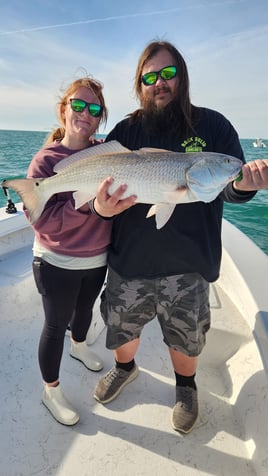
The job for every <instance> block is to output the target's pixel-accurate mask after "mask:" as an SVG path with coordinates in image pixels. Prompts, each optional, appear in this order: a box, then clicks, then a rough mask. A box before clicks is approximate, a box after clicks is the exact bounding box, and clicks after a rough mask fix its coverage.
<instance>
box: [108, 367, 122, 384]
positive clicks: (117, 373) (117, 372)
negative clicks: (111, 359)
mask: <svg viewBox="0 0 268 476" xmlns="http://www.w3.org/2000/svg"><path fill="white" fill-rule="evenodd" d="M122 377H123V374H122V370H121V369H118V368H116V367H113V368H112V369H111V370H110V371H109V372H108V373H107V375H106V376H105V381H106V383H107V384H112V383H113V382H114V381H115V379H118V378H119V379H120V378H122Z"/></svg>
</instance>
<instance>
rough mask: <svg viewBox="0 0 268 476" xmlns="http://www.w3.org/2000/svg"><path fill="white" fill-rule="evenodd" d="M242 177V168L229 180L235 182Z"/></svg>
mask: <svg viewBox="0 0 268 476" xmlns="http://www.w3.org/2000/svg"><path fill="white" fill-rule="evenodd" d="M242 178H243V172H242V170H240V171H239V172H238V174H237V175H236V176H235V177H233V178H232V179H231V180H234V181H235V182H240V181H241V180H242Z"/></svg>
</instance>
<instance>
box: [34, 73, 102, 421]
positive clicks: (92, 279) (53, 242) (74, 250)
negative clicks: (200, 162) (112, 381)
mask: <svg viewBox="0 0 268 476" xmlns="http://www.w3.org/2000/svg"><path fill="white" fill-rule="evenodd" d="M58 117H59V121H60V124H61V127H59V128H58V129H56V130H55V131H53V132H52V133H51V135H50V136H49V138H48V139H47V141H46V143H45V145H44V147H43V148H42V149H41V150H40V151H39V152H38V153H37V154H36V155H35V157H34V158H33V160H32V162H31V164H30V167H29V170H28V177H32V178H33V177H49V176H51V175H54V172H53V168H54V166H55V164H57V162H59V161H60V160H62V159H64V158H65V157H67V156H69V155H71V154H73V153H75V152H77V151H79V150H81V149H84V148H86V147H90V146H92V145H95V144H97V143H98V142H97V141H95V140H94V139H92V136H93V134H94V133H95V132H96V131H97V129H98V126H99V124H100V123H101V122H104V123H106V121H107V109H106V106H105V102H104V98H103V94H102V85H101V84H100V83H99V82H98V81H96V80H94V79H92V78H89V77H85V78H81V79H77V80H76V81H74V82H73V83H71V84H70V85H69V87H68V88H67V89H66V90H65V92H64V93H63V95H62V97H61V99H60V101H59V104H58ZM25 213H26V216H27V210H25ZM33 228H34V232H35V240H34V247H33V252H34V259H33V273H34V278H35V282H36V286H37V288H38V291H39V293H40V294H41V296H42V302H43V308H44V313H45V322H44V327H43V331H42V334H41V338H40V343H39V353H38V356H39V365H40V369H41V373H42V377H43V380H44V391H43V396H42V401H43V403H44V404H45V406H46V407H47V408H48V410H49V411H50V412H51V414H52V415H53V416H54V418H55V419H56V420H57V421H59V422H60V423H63V424H65V425H74V424H75V423H77V422H78V420H79V415H78V413H77V412H76V411H75V410H74V409H73V408H72V406H71V404H70V403H69V402H68V400H66V398H65V396H64V394H63V392H62V389H61V385H60V382H59V371H60V362H61V358H62V353H63V346H64V337H65V332H66V329H67V327H68V325H69V324H70V328H71V337H70V339H71V350H70V355H71V356H72V357H74V358H75V359H78V360H80V361H81V362H83V364H84V365H85V366H86V367H87V368H88V369H90V370H93V371H99V370H101V369H102V368H103V363H102V361H101V359H100V358H99V357H98V356H97V355H96V354H94V353H93V352H91V351H90V350H89V347H88V346H87V344H86V335H87V331H88V329H89V326H90V323H91V319H92V308H93V305H94V303H95V300H96V298H97V296H98V294H99V292H100V290H101V287H102V285H103V281H104V278H105V274H106V249H107V245H108V244H109V242H110V230H111V224H110V222H109V221H105V220H102V219H101V218H99V217H97V216H96V215H95V214H94V213H92V212H91V210H90V208H89V206H88V204H85V205H83V206H82V207H81V208H79V209H78V210H76V209H75V208H74V200H73V196H72V192H68V193H58V194H55V195H53V196H52V197H51V198H50V200H49V201H48V202H47V204H46V207H45V210H44V211H43V213H42V215H41V217H40V218H39V220H38V221H37V222H36V224H35V225H34V227H33Z"/></svg>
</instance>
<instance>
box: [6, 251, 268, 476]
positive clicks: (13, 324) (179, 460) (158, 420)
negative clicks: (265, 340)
mask: <svg viewBox="0 0 268 476" xmlns="http://www.w3.org/2000/svg"><path fill="white" fill-rule="evenodd" d="M21 263H24V264H23V266H22V265H21ZM30 264H31V247H30V246H28V247H27V248H22V249H21V250H19V251H18V252H13V253H12V254H11V255H10V256H7V257H6V258H4V259H2V261H1V262H0V300H1V320H0V358H1V362H2V365H1V370H0V388H1V409H0V423H1V445H0V448H1V450H0V453H1V454H0V467H1V471H0V473H1V475H3V476H36V475H38V476H44V475H53V476H56V475H57V476H73V475H74V474H78V475H79V476H102V475H106V474H107V475H109V476H115V475H116V476H134V475H135V476H142V475H146V476H151V475H154V476H163V474H166V475H168V476H173V475H174V476H175V475H180V476H188V475H189V476H193V475H196V476H197V475H199V476H200V475H201V474H202V475H217V476H221V475H222V476H229V475H243V476H252V475H255V474H258V475H263V476H264V475H267V474H268V453H267V459H266V466H265V467H262V468H259V470H258V472H257V473H256V472H255V470H254V468H253V465H252V459H253V458H254V460H256V459H257V460H260V461H265V455H264V452H265V451H267V450H266V448H267V444H266V443H265V444H263V443H264V442H263V441H260V438H262V437H261V436H260V434H259V432H258V431H256V429H254V428H255V426H254V425H252V431H250V432H249V431H248V429H247V430H246V429H245V428H244V426H243V418H244V415H245V414H247V418H250V415H251V413H252V418H254V412H253V409H255V408H259V411H260V412H261V411H263V408H264V407H263V402H264V401H265V398H266V402H267V385H266V388H265V387H264V385H263V364H262V362H261V359H260V356H259V352H258V350H257V346H256V343H255V340H254V338H253V335H252V331H251V329H250V328H249V326H248V325H247V323H246V322H245V320H244V319H243V317H242V316H241V314H240V313H239V312H238V310H237V309H236V308H235V307H234V306H233V304H232V303H231V301H230V300H229V299H228V297H227V296H226V295H225V294H224V292H223V290H222V289H221V288H220V287H219V286H217V285H213V286H212V287H211V306H212V329H211V330H210V331H209V333H208V337H207V346H206V347H205V350H204V351H203V354H202V356H201V358H200V363H199V368H198V372H197V384H198V389H199V402H200V415H199V418H198V421H197V423H196V426H195V427H194V429H193V431H192V432H191V433H190V434H188V435H185V436H183V435H181V434H180V433H177V432H175V431H174V430H173V429H172V428H171V424H170V419H171V411H172V407H173V405H174V398H175V389H174V374H173V370H172V367H171V363H170V360H169V356H168V352H167V349H166V346H165V344H164V343H163V341H162V336H161V332H160V329H159V326H158V322H157V321H156V320H154V321H153V322H152V323H151V324H149V325H147V327H146V328H145V330H144V332H143V334H142V340H141V346H140V349H139V351H138V354H137V356H136V361H137V364H138V365H139V368H140V374H139V376H138V378H137V379H136V380H135V381H133V382H132V383H130V384H129V385H127V386H126V387H125V389H124V390H123V392H122V393H121V394H120V395H119V396H118V398H117V399H116V400H114V401H113V402H111V403H109V404H107V405H106V406H103V405H101V404H99V403H97V402H96V401H95V400H94V399H93V396H92V394H93V389H94V387H95V385H96V383H97V381H98V379H99V378H100V376H101V375H103V374H104V373H105V372H106V371H107V370H109V369H110V367H111V366H112V365H113V356H112V352H110V351H108V350H107V349H106V348H105V329H104V330H103V331H102V332H101V334H100V335H99V337H98V338H97V340H96V341H95V342H94V343H93V344H91V348H92V350H94V351H95V352H97V353H99V354H100V355H101V356H102V358H103V360H104V363H105V367H104V369H103V370H102V371H101V372H100V373H94V372H90V371H88V370H87V369H86V368H85V367H84V366H83V365H82V364H81V363H80V362H78V361H76V360H75V359H72V358H71V357H70V356H69V353H68V351H69V338H68V336H66V342H65V349H64V355H63V361H62V366H61V375H60V379H61V384H62V387H63V389H64V392H65V394H66V396H67V397H68V398H69V400H70V401H71V402H72V404H73V406H74V407H75V408H76V409H77V411H78V412H79V414H80V422H79V423H78V424H77V425H75V426H73V427H66V426H64V425H61V424H59V423H57V422H56V421H55V420H54V419H53V417H52V416H51V415H50V414H49V412H48V410H47V409H46V408H45V406H44V405H43V404H42V403H41V399H40V397H41V392H42V383H41V378H40V372H39V367H38V361H37V347H38V341H39V336H40V332H41V327H42V321H43V312H42V308H41V304H40V297H39V295H38V294H37V291H36V289H35V286H34V284H33V278H32V275H31V270H30ZM22 270H23V272H22ZM96 312H98V306H96ZM266 442H267V439H266Z"/></svg>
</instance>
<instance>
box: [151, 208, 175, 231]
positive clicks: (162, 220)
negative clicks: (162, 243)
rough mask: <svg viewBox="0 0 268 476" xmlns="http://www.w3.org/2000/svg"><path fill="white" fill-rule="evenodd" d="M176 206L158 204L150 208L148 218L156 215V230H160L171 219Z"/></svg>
mask: <svg viewBox="0 0 268 476" xmlns="http://www.w3.org/2000/svg"><path fill="white" fill-rule="evenodd" d="M175 206H176V204H173V203H156V204H155V205H152V206H151V207H150V209H149V211H148V213H147V215H146V218H150V217H152V216H153V215H155V221H156V228H157V229H158V230H160V228H162V227H163V226H164V225H165V224H166V223H167V222H168V220H169V219H170V217H171V215H172V213H173V211H174V208H175Z"/></svg>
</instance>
